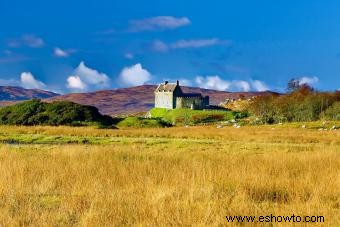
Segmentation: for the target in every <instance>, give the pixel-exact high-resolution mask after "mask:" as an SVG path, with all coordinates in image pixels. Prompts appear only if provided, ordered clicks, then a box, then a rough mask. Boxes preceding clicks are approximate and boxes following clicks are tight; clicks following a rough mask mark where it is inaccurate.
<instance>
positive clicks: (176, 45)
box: [152, 38, 231, 52]
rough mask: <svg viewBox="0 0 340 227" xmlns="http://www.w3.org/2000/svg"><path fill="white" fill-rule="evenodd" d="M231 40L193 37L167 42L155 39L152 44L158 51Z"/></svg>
mask: <svg viewBox="0 0 340 227" xmlns="http://www.w3.org/2000/svg"><path fill="white" fill-rule="evenodd" d="M230 43H231V41H228V40H220V39H217V38H212V39H191V40H178V41H176V42H173V43H170V44H167V43H165V42H163V41H161V40H155V41H154V42H153V44H152V49H153V50H154V51H157V52H167V51H169V50H176V49H189V48H191V49H195V48H204V47H210V46H216V45H229V44H230Z"/></svg>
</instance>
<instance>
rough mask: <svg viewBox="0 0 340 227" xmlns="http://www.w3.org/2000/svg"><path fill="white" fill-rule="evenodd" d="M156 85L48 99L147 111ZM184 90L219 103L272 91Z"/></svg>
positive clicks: (108, 110) (116, 111) (111, 111)
mask: <svg viewBox="0 0 340 227" xmlns="http://www.w3.org/2000/svg"><path fill="white" fill-rule="evenodd" d="M156 87H157V86H155V85H143V86H137V87H130V88H121V89H115V90H103V91H96V92H91V93H73V94H67V95H61V96H56V97H53V98H50V99H48V101H56V100H59V101H60V100H66V101H72V102H76V103H79V104H83V105H91V106H95V107H97V108H98V109H99V111H100V112H101V113H103V114H107V115H112V116H114V115H120V114H134V113H141V112H147V111H148V110H150V109H151V108H152V107H154V90H155V89H156ZM181 88H182V90H183V91H184V92H188V93H202V94H203V95H208V96H210V104H212V105H218V104H219V103H221V102H223V101H225V99H226V98H230V99H237V98H239V97H240V96H244V97H245V98H247V97H253V96H260V95H264V94H268V93H270V92H225V91H216V90H210V89H202V88H195V87H184V86H183V87H181Z"/></svg>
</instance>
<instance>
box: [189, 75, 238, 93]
mask: <svg viewBox="0 0 340 227" xmlns="http://www.w3.org/2000/svg"><path fill="white" fill-rule="evenodd" d="M195 82H196V84H197V85H198V86H199V87H201V88H206V89H214V90H219V91H225V90H227V89H229V88H230V85H231V83H230V82H229V81H225V80H222V79H221V78H220V77H219V76H207V77H205V78H204V77H202V76H197V77H196V79H195Z"/></svg>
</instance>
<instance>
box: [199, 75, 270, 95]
mask: <svg viewBox="0 0 340 227" xmlns="http://www.w3.org/2000/svg"><path fill="white" fill-rule="evenodd" d="M195 82H196V84H197V85H198V86H199V87H202V88H206V89H213V90H219V91H226V90H229V91H243V92H248V91H250V90H252V89H251V88H253V89H255V90H256V91H266V90H269V88H268V87H267V86H266V85H265V83H264V82H262V81H259V80H254V81H251V82H248V81H244V80H231V81H228V80H223V79H221V78H220V77H219V76H217V75H215V76H206V77H202V76H197V77H196V79H195Z"/></svg>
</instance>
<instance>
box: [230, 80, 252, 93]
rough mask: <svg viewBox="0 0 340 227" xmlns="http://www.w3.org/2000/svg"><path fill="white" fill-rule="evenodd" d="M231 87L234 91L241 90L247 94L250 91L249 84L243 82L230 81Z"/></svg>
mask: <svg viewBox="0 0 340 227" xmlns="http://www.w3.org/2000/svg"><path fill="white" fill-rule="evenodd" d="M232 85H233V86H234V87H235V89H236V90H241V91H245V92H248V91H250V84H249V83H248V82H247V81H244V80H234V81H232Z"/></svg>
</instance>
